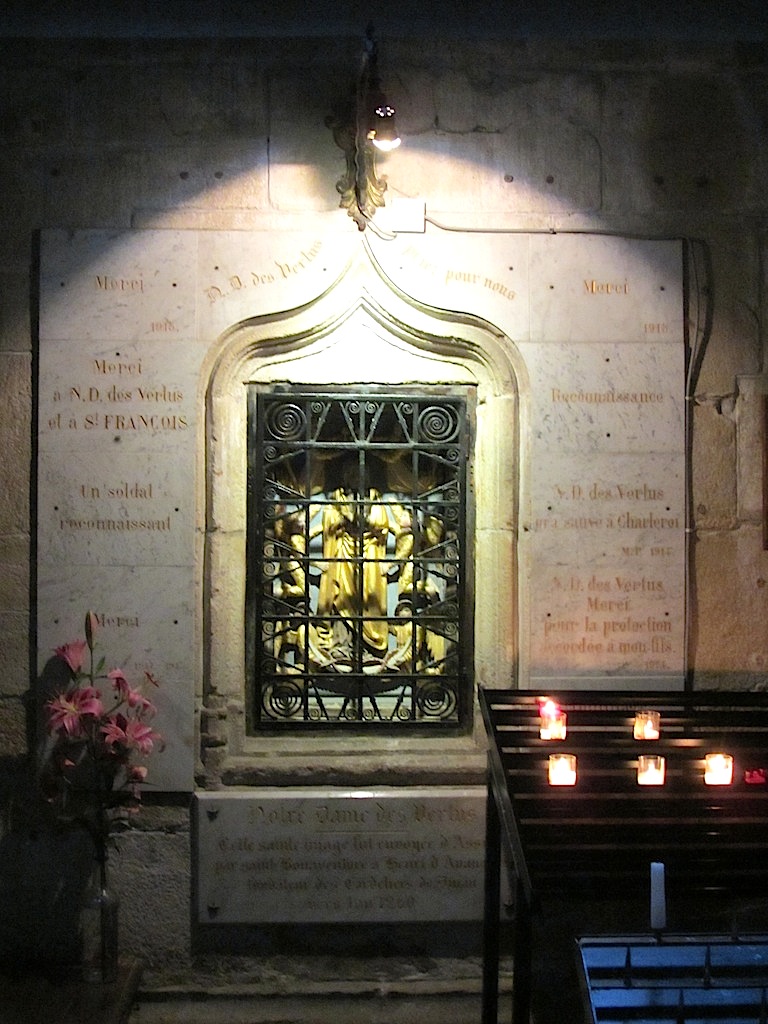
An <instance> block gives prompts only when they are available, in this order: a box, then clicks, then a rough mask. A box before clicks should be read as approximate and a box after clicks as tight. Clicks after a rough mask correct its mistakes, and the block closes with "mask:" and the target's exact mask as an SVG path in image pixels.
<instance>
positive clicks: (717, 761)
mask: <svg viewBox="0 0 768 1024" xmlns="http://www.w3.org/2000/svg"><path fill="white" fill-rule="evenodd" d="M704 781H705V782H706V784H707V785H708V786H730V784H731V783H732V782H733V758H732V757H731V755H730V754H707V756H706V757H705V758H704Z"/></svg>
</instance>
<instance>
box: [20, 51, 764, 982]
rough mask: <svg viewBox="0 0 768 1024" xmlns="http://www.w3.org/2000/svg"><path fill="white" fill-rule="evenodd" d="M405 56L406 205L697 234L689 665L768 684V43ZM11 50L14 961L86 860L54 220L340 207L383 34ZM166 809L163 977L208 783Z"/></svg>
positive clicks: (128, 850) (149, 881) (147, 937)
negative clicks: (63, 704)
mask: <svg viewBox="0 0 768 1024" xmlns="http://www.w3.org/2000/svg"><path fill="white" fill-rule="evenodd" d="M382 49H383V53H382V56H383V57H384V56H385V57H386V61H385V62H383V67H382V71H383V74H384V75H385V76H386V85H387V89H388V92H389V94H390V97H391V99H392V100H393V101H394V102H395V104H396V105H397V107H398V111H399V114H400V117H399V124H400V130H401V133H402V134H403V136H404V139H405V142H404V145H403V146H402V147H401V149H400V150H399V151H398V152H397V153H396V154H395V155H392V156H390V157H388V158H387V160H386V166H385V167H384V166H383V165H382V168H383V169H384V170H385V171H386V174H387V176H388V179H389V191H388V194H387V195H388V197H398V196H404V197H408V196H412V197H420V198H422V199H424V200H425V201H426V204H427V215H428V217H430V218H431V219H432V220H433V221H434V223H436V224H439V225H441V226H443V227H447V228H452V229H456V230H462V229H465V230H470V229H472V230H476V229H478V228H482V229H483V230H486V231H501V230H506V231H545V232H548V231H551V232H560V231H563V232H565V231H568V232H578V231H585V232H592V233H596V232H597V233H599V232H607V233H615V234H620V235H637V236H639V237H642V238H649V237H650V238H665V239H671V238H683V239H686V240H687V245H686V251H687V252H688V254H689V261H688V268H687V269H688V274H689V280H690V285H691V287H690V294H691V296H692V297H693V299H694V301H693V302H692V303H691V307H690V309H689V310H688V321H689V331H690V344H691V347H692V349H693V352H694V359H693V364H692V373H693V377H694V379H693V387H692V394H693V395H694V398H693V406H694V408H693V414H692V418H691V419H692V425H693V426H692V432H691V436H690V437H689V441H688V444H689V450H690V467H691V469H690V471H691V493H692V505H693V513H694V518H693V529H694V531H695V537H694V544H693V558H692V564H691V567H690V569H691V571H690V577H689V629H690V638H689V645H690V646H689V666H690V669H691V673H692V680H693V684H694V685H695V686H708V685H718V686H724V687H735V688H743V687H761V688H762V687H763V686H765V683H766V680H767V679H768V674H767V670H768V637H767V636H766V630H765V622H766V621H767V619H768V616H767V613H768V586H766V581H767V580H768V554H766V552H765V551H764V549H763V508H762V503H763V497H762V482H761V472H762V446H763V441H762V436H761V417H762V411H761V410H762V401H763V397H762V396H763V394H764V393H765V392H766V390H768V379H767V378H765V377H764V376H763V371H764V353H763V344H764V334H763V318H764V315H765V299H764V286H765V281H764V274H765V264H766V259H765V242H766V214H767V212H768V211H767V210H766V200H765V196H766V194H768V153H767V152H766V149H765V147H764V144H763V140H764V137H765V133H766V130H767V129H768V89H767V88H766V79H767V78H768V53H767V52H766V51H765V49H764V48H762V47H759V46H741V45H730V44H726V45H714V44H712V45H706V44H703V43H699V44H695V45H689V44H682V43H679V44H671V43H670V44H664V43H660V42H654V43H647V44H642V43H638V42H637V41H632V42H609V41H605V40H603V41H596V42H592V43H590V42H582V43H578V44H576V43H555V42H545V41H543V40H538V41H536V42H529V43H527V44H526V43H525V42H523V41H521V40H512V41H510V42H508V43H507V42H502V41H500V40H498V39H496V40H492V41H486V42H460V41H457V40H456V39H452V40H451V41H450V42H449V43H447V44H444V43H443V42H442V41H441V40H440V39H439V38H437V37H435V36H434V35H433V36H429V37H420V38H407V37H406V36H405V35H403V37H402V38H395V39H387V40H386V48H385V49H384V47H382ZM0 50H1V52H2V62H0V80H1V83H2V87H1V88H0V96H2V100H0V139H2V155H1V156H0V186H1V187H0V195H2V197H3V198H2V205H3V209H4V214H3V229H4V230H3V234H2V238H0V297H1V298H0V386H1V387H2V393H3V402H2V404H0V439H2V450H3V457H2V460H0V652H1V653H2V659H3V664H4V668H5V671H4V672H3V674H2V679H1V680H0V770H1V771H2V774H1V775H0V798H1V799H2V819H0V820H1V822H2V825H1V826H0V894H1V895H2V903H3V906H4V907H6V908H9V909H8V912H7V913H6V915H5V918H4V922H3V927H2V929H0V954H3V955H8V954H9V953H10V952H11V951H12V950H14V949H15V950H17V951H18V947H19V935H20V934H21V935H22V937H23V943H24V945H25V949H24V951H23V952H24V955H26V956H29V957H31V958H33V957H35V956H36V955H39V954H40V953H41V952H42V953H44V954H50V950H49V949H48V948H47V947H46V940H45V938H44V935H45V929H44V927H43V918H44V915H45V913H46V912H47V911H46V909H45V907H46V902H45V899H44V898H43V897H44V894H45V893H47V892H49V891H51V889H52V887H53V885H54V879H55V866H56V863H55V862H56V861H57V860H60V859H61V858H62V857H66V858H70V857H71V851H68V850H63V849H61V848H60V846H57V845H56V842H59V841H58V840H57V841H56V842H54V841H53V840H51V839H46V838H44V836H45V835H46V832H45V829H44V826H45V816H44V809H41V808H38V807H36V806H35V803H34V800H33V798H32V796H31V793H32V789H33V787H32V786H31V783H30V778H29V773H28V771H27V752H28V750H29V749H30V746H29V744H30V737H29V722H28V718H29V715H28V709H29V705H28V702H27V701H26V700H25V695H26V694H27V693H28V692H29V690H30V686H31V681H32V679H33V677H34V673H35V672H36V668H37V666H36V664H35V661H34V658H33V657H31V655H30V651H31V650H33V649H34V646H35V644H34V639H35V621H34V609H33V607H32V602H31V600H30V594H31V593H34V581H33V578H32V577H33V568H32V567H33V565H34V552H33V546H34V524H35V511H34V508H35V506H34V486H33V483H34V431H33V421H34V409H35V401H36V398H35V395H34V381H35V376H36V375H35V361H36V352H35V337H36V331H35V328H36V317H37V301H36V299H37V295H36V289H37V274H36V268H37V232H38V231H39V230H40V229H43V228H56V229H64V230H76V229H82V228H99V229H110V230H111V229H114V230H115V231H116V232H119V231H125V230H126V229H130V228H147V227H152V228H170V227H173V228H182V229H185V228H192V229H195V230H206V229H216V230H227V231H232V230H235V231H237V230H243V231H246V230H249V229H254V228H258V229H259V230H280V229H281V228H282V227H286V228H292V229H295V228H297V227H300V226H301V224H302V219H303V218H304V217H305V216H306V215H307V214H313V215H316V214H327V215H329V216H333V215H334V211H335V210H336V207H337V202H338V196H337V193H336V190H335V183H336V181H337V179H338V178H339V177H340V176H341V173H342V171H343V168H344V164H343V156H342V154H341V152H340V151H339V150H338V149H336V147H335V146H334V144H333V140H332V138H331V134H330V132H329V130H328V129H327V128H326V127H325V118H326V116H327V115H328V114H329V112H331V111H332V109H333V107H334V105H335V104H336V103H337V102H338V100H339V98H340V97H341V98H344V97H345V96H346V93H347V90H348V89H349V88H350V86H351V84H352V82H353V80H354V74H355V71H356V68H357V66H358V62H359V55H360V45H359V40H357V39H355V38H352V37H349V36H342V37H338V38H333V39H329V38H325V39H323V40H322V44H321V45H319V44H318V40H317V39H294V38H292V39H288V38H286V39H274V38H271V39H266V38H264V39H258V38H256V39H242V38H241V39H213V40H201V39H198V40H194V39H187V40H173V39H164V40H142V39H139V38H133V39H130V40H124V41H120V42H116V41H104V40H102V41H82V40H61V41H56V40H51V39H48V40H12V41H9V40H6V41H4V42H3V43H2V44H1V46H0ZM335 216H338V218H340V219H343V218H344V217H345V214H344V212H343V211H338V212H337V213H336V214H335ZM267 781H268V780H267ZM472 781H476V780H472ZM149 803H150V804H154V805H153V806H149V807H147V808H146V809H145V813H144V814H143V815H142V816H141V817H140V819H139V822H138V825H137V827H136V829H135V830H134V831H133V832H131V834H130V835H129V836H127V837H126V838H125V839H124V840H123V843H122V847H121V852H120V854H119V859H118V861H117V864H118V867H119V870H118V872H117V876H118V880H119V886H120V888H121V889H122V891H123V893H124V896H125V897H126V899H125V900H124V903H125V904H126V910H125V914H124V942H125V948H126V949H127V950H129V951H130V950H132V951H134V952H142V951H143V952H144V953H145V955H148V956H149V958H150V960H151V962H152V964H153V965H154V967H155V968H156V969H157V971H158V972H162V971H165V972H170V971H172V970H174V971H181V972H183V971H184V969H185V968H186V966H187V964H188V963H189V961H190V958H191V957H192V955H193V952H194V949H193V945H194V943H193V934H192V930H191V929H190V924H189V889H190V881H189V879H190V863H189V849H190V844H189V835H188V832H189V821H188V814H187V806H186V801H185V798H184V797H181V798H179V797H176V798H173V799H170V798H169V799H167V800H166V799H163V798H154V799H151V800H150V801H149ZM75 859H76V858H75ZM19 863H23V864H26V865H29V870H28V871H26V872H22V873H19V871H18V865H19ZM12 866H13V867H14V868H15V870H11V867H12ZM41 894H42V897H41ZM129 894H130V898H128V896H129ZM11 895H12V896H13V898H12V899H10V896H11ZM6 897H9V898H6ZM41 899H42V904H41ZM147 918H149V919H150V920H151V922H152V924H151V927H150V928H149V929H148V928H147V927H146V921H147ZM22 922H24V925H25V927H24V929H23V930H22V931H21V932H20V931H19V927H20V924H21V923H22ZM35 922H37V925H38V926H35Z"/></svg>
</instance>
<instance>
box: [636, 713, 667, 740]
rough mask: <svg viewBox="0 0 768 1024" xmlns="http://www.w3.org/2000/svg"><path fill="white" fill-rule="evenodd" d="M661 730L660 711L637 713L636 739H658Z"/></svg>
mask: <svg viewBox="0 0 768 1024" xmlns="http://www.w3.org/2000/svg"><path fill="white" fill-rule="evenodd" d="M660 732H661V715H660V714H659V712H658V711H638V712H637V713H636V714H635V729H634V737H635V739H636V740H657V739H658V738H659V733H660Z"/></svg>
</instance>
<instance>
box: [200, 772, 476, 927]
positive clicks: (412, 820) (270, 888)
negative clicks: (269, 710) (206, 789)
mask: <svg viewBox="0 0 768 1024" xmlns="http://www.w3.org/2000/svg"><path fill="white" fill-rule="evenodd" d="M302 792H303V793H304V794H307V793H308V791H302ZM421 792H423V793H425V795H423V796H422V795H413V794H412V795H409V796H405V795H403V791H397V790H394V791H392V793H391V794H387V795H384V794H382V793H377V792H372V793H366V794H361V795H360V797H352V796H350V795H349V794H346V793H345V794H343V795H330V794H328V793H327V792H326V793H323V792H322V791H320V792H319V793H317V794H313V795H311V796H309V795H302V796H301V797H288V796H285V795H284V794H283V795H281V796H279V797H278V796H275V795H273V794H271V795H268V796H267V797H266V798H264V797H263V796H261V795H259V796H250V795H246V794H241V795H240V796H239V797H238V798H234V797H232V796H225V795H215V794H207V795H205V796H202V797H200V798H199V801H200V805H201V807H205V808H206V811H207V813H202V812H201V813H200V815H199V822H200V858H199V869H198V870H199V890H200V908H199V909H200V913H201V917H202V920H204V921H205V920H210V916H209V909H208V908H209V907H210V906H215V907H216V908H217V910H216V920H217V921H222V920H223V921H240V922H245V921H251V922H267V921H269V922H283V921H350V922H351V921H409V920H413V921H424V920H435V919H438V920H445V921H451V920H477V919H479V918H480V917H481V915H482V880H483V868H484V824H483V815H484V803H483V795H482V790H480V789H478V790H473V789H465V790H445V791H435V790H429V791H421ZM438 792H439V793H440V795H437V793H438ZM214 808H215V813H213V809H214Z"/></svg>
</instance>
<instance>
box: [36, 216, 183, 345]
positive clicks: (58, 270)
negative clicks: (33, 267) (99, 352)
mask: <svg viewBox="0 0 768 1024" xmlns="http://www.w3.org/2000/svg"><path fill="white" fill-rule="evenodd" d="M196 247H197V235H196V234H195V233H194V232H189V231H119V232H116V231H77V232H75V233H74V234H73V233H71V232H68V231H45V232H43V235H42V252H41V279H40V338H41V340H49V339H54V338H56V339H60V340H63V339H69V340H70V341H73V342H91V341H93V340H95V339H97V340H104V339H108V340H109V341H110V342H113V343H114V342H128V341H136V340H151V339H153V338H154V339H157V338H158V337H159V338H168V339H173V338H191V337H194V335H195V321H196V301H195V287H196V282H195V275H194V267H195V252H196ZM190 269H192V271H193V272H192V273H190ZM69 351H70V353H71V354H72V348H71V347H69Z"/></svg>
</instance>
